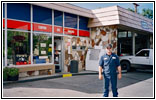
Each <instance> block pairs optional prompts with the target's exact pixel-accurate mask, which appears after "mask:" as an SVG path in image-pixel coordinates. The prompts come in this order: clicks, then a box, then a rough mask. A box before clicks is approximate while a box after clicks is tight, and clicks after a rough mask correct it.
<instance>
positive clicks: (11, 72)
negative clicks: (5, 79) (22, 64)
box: [8, 67, 19, 77]
mask: <svg viewBox="0 0 156 100" xmlns="http://www.w3.org/2000/svg"><path fill="white" fill-rule="evenodd" d="M18 74H19V69H18V68H13V67H12V68H9V71H8V76H11V77H14V76H17V75H18Z"/></svg>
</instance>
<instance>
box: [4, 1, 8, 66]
mask: <svg viewBox="0 0 156 100" xmlns="http://www.w3.org/2000/svg"><path fill="white" fill-rule="evenodd" d="M4 9H5V58H4V59H5V64H4V65H5V66H7V49H8V48H7V47H8V46H7V4H6V3H5V8H4Z"/></svg>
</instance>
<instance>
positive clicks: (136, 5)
mask: <svg viewBox="0 0 156 100" xmlns="http://www.w3.org/2000/svg"><path fill="white" fill-rule="evenodd" d="M133 5H134V7H135V13H137V7H138V6H139V5H138V4H137V3H133Z"/></svg>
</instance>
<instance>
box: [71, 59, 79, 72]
mask: <svg viewBox="0 0 156 100" xmlns="http://www.w3.org/2000/svg"><path fill="white" fill-rule="evenodd" d="M78 64H79V63H78V61H77V60H71V62H70V73H78Z"/></svg>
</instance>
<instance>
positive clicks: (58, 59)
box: [54, 36, 63, 73]
mask: <svg viewBox="0 0 156 100" xmlns="http://www.w3.org/2000/svg"><path fill="white" fill-rule="evenodd" d="M62 41H63V37H61V36H54V64H55V72H56V73H59V72H61V71H62V68H63V64H62V62H63V60H62V51H63V49H62Z"/></svg>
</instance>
